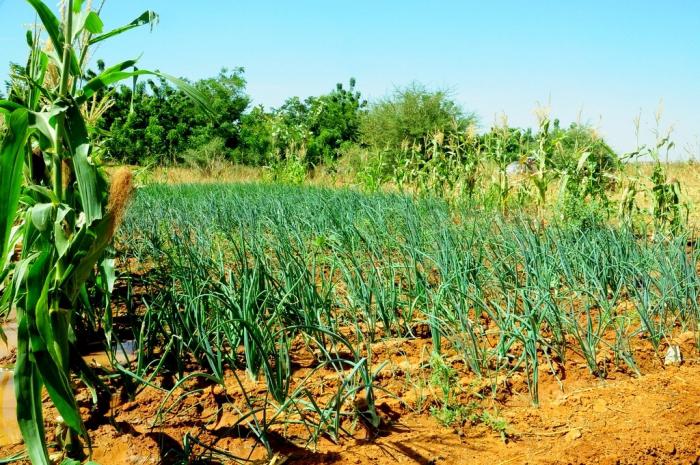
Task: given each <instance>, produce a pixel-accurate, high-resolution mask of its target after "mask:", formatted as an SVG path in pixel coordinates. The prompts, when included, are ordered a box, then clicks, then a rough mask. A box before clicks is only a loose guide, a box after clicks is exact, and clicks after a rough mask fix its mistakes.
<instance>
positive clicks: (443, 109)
mask: <svg viewBox="0 0 700 465" xmlns="http://www.w3.org/2000/svg"><path fill="white" fill-rule="evenodd" d="M475 121H476V118H475V116H474V115H473V114H471V113H465V112H464V110H462V108H461V107H460V106H459V105H458V104H457V103H456V102H455V101H454V100H452V98H451V97H450V95H449V93H447V92H445V91H441V90H438V91H432V90H429V89H427V88H426V87H425V86H423V85H421V84H418V83H413V84H411V85H410V86H408V87H406V88H403V89H396V90H395V91H394V93H393V94H391V95H390V96H388V97H386V98H383V99H381V100H379V101H378V102H376V103H374V104H372V105H371V106H370V107H369V111H368V112H367V114H366V115H364V117H363V118H362V121H361V127H360V132H361V137H362V142H363V143H364V144H365V145H368V146H370V147H372V148H374V149H378V150H387V149H388V150H392V151H398V150H401V147H402V146H405V145H406V144H408V145H419V146H422V145H424V143H425V141H426V140H429V139H430V138H432V136H433V135H434V134H435V133H437V132H442V133H447V132H450V131H454V130H455V126H456V129H457V130H458V131H459V130H464V129H466V128H467V127H468V126H469V125H470V124H473V123H474V122H475ZM455 123H456V125H455Z"/></svg>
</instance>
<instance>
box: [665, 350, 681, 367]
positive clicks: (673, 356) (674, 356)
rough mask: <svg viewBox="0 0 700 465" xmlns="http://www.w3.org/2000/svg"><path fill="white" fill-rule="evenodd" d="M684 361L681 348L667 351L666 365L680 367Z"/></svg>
mask: <svg viewBox="0 0 700 465" xmlns="http://www.w3.org/2000/svg"><path fill="white" fill-rule="evenodd" d="M682 361H683V357H682V356H681V348H680V347H679V346H670V347H669V348H668V350H667V351H666V358H665V359H664V365H679V364H680V363H681V362H682Z"/></svg>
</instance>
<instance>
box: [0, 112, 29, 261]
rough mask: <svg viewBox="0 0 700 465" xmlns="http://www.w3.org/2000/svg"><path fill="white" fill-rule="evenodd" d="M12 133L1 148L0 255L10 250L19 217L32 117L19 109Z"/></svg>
mask: <svg viewBox="0 0 700 465" xmlns="http://www.w3.org/2000/svg"><path fill="white" fill-rule="evenodd" d="M8 123H9V124H8V132H7V134H6V136H5V140H4V141H3V143H2V146H1V147H0V180H2V181H1V182H0V256H2V257H5V256H6V255H7V253H8V247H9V240H10V234H11V232H12V226H13V224H14V222H15V218H16V216H17V208H18V206H19V195H20V189H21V184H22V168H23V165H24V147H25V144H26V143H27V139H28V137H29V117H28V113H27V112H26V111H25V110H16V111H14V112H13V113H12V115H11V116H10V120H9V121H8Z"/></svg>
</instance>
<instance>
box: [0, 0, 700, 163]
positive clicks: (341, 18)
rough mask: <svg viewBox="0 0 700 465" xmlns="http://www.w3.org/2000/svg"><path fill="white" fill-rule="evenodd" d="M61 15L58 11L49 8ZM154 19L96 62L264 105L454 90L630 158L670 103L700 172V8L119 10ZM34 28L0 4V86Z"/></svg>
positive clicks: (681, 147) (469, 106)
mask: <svg viewBox="0 0 700 465" xmlns="http://www.w3.org/2000/svg"><path fill="white" fill-rule="evenodd" d="M49 3H50V4H51V5H52V6H53V5H54V4H56V3H58V2H57V0H49ZM144 9H152V10H155V11H156V12H158V13H159V14H160V24H159V25H158V26H157V27H156V28H155V30H154V31H153V32H152V33H151V32H149V31H148V30H146V29H144V30H140V31H135V32H131V33H129V34H128V35H126V36H122V37H120V38H118V39H116V41H112V42H109V43H107V44H106V45H104V46H103V47H102V48H100V49H98V50H97V52H96V53H95V57H97V58H103V59H104V60H105V61H107V62H108V63H111V62H115V61H117V60H120V59H125V58H131V57H136V56H138V55H140V54H142V53H143V57H142V60H141V67H143V68H158V69H161V70H164V71H167V72H169V73H171V74H176V75H180V76H185V77H189V78H200V77H206V76H212V75H214V74H216V73H217V71H218V70H219V69H220V68H221V67H223V66H227V67H235V66H243V67H245V69H246V77H247V80H248V91H249V93H250V94H251V96H252V97H253V99H254V101H255V103H262V104H264V105H266V106H277V105H279V104H281V103H282V102H283V101H284V99H285V98H287V97H289V96H292V95H298V96H301V97H305V96H308V95H318V94H320V93H324V92H327V91H329V90H331V89H332V88H333V87H334V85H335V83H336V82H339V81H344V82H347V80H348V79H349V78H350V77H351V76H353V77H355V78H356V79H357V82H358V87H359V89H360V90H361V91H362V92H363V94H365V95H366V96H367V97H368V98H370V99H372V98H376V97H381V96H383V95H386V94H387V93H388V92H390V91H391V90H392V89H393V88H394V87H396V86H403V85H406V84H408V83H410V82H411V81H419V82H422V83H424V84H426V85H428V86H431V87H434V88H447V89H449V90H451V91H452V92H453V95H454V97H455V99H456V100H457V101H458V102H459V103H461V104H462V105H463V107H464V108H465V109H466V110H471V111H474V112H476V113H477V114H478V115H479V116H480V119H481V123H482V127H484V128H487V127H489V126H490V125H491V124H492V122H493V121H494V119H495V118H496V117H497V115H500V114H502V113H505V114H506V115H508V120H509V122H510V124H512V125H516V126H532V125H533V124H535V121H536V120H535V116H534V113H533V110H534V108H535V107H536V106H537V105H538V103H539V104H547V103H549V104H551V109H552V114H553V116H555V117H558V118H560V119H561V120H562V122H564V123H566V124H568V123H569V122H571V121H575V120H579V119H581V120H582V121H584V122H588V123H591V124H593V125H594V126H596V127H597V128H599V130H600V132H601V133H602V134H603V135H604V136H605V137H606V138H607V139H608V140H609V141H610V142H611V144H612V145H613V146H614V147H615V148H616V149H618V150H620V151H627V150H631V149H633V148H634V146H635V145H636V137H635V131H634V124H633V120H634V118H635V117H636V116H637V115H638V114H639V112H640V111H641V112H642V136H643V139H644V140H645V141H646V140H649V138H650V137H651V130H652V128H653V127H654V113H655V111H656V110H657V108H658V106H659V102H660V101H662V100H663V107H664V116H663V121H662V123H663V126H664V127H669V126H673V127H674V133H673V134H674V140H675V141H676V144H677V146H678V150H676V153H675V157H684V156H687V153H686V151H687V150H690V151H691V152H692V153H694V154H695V156H696V157H698V158H700V1H697V0H669V1H647V0H636V1H627V0H616V1H610V0H608V1H590V0H589V1H578V0H577V1H565V0H560V1H535V0H532V1H516V0H510V1H508V0H502V1H491V2H486V1H478V2H477V1H456V0H455V1H447V0H433V1H430V2H429V1H425V0H424V1H414V0H384V1H381V0H374V1H370V0H354V1H350V2H339V1H332V0H325V1H321V0H299V1H281V0H277V1H261V0H258V1H255V2H253V1H247V2H241V1H231V0H229V1H225V0H200V1H198V2H191V1H184V0H108V1H107V4H106V7H105V11H104V13H103V18H104V20H105V23H106V25H107V27H110V26H112V27H113V26H118V25H120V24H122V23H125V22H128V21H129V20H131V19H133V18H134V17H136V16H137V15H138V14H140V13H141V12H142V11H143V10H144ZM32 21H33V14H32V12H31V10H30V8H29V7H28V5H27V4H26V2H24V1H23V0H0V67H3V68H2V69H3V71H0V79H4V77H5V72H4V64H5V63H7V62H8V61H10V60H14V61H21V60H23V59H24V58H23V57H24V55H25V47H26V45H25V43H24V33H23V32H24V29H25V28H26V27H27V25H28V24H29V23H31V22H32Z"/></svg>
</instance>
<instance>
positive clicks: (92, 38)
mask: <svg viewBox="0 0 700 465" xmlns="http://www.w3.org/2000/svg"><path fill="white" fill-rule="evenodd" d="M27 1H28V3H29V4H30V5H31V6H32V7H33V9H34V10H35V12H36V14H37V17H38V18H39V20H40V22H41V30H43V31H45V32H46V35H47V36H48V39H46V40H44V39H43V38H42V37H41V34H39V32H38V31H39V30H40V29H39V28H38V27H37V28H35V30H34V31H29V32H28V33H27V43H28V45H29V49H30V52H29V58H28V60H27V64H26V67H24V68H20V69H17V67H16V68H15V69H14V73H13V85H12V87H11V91H10V95H9V97H8V99H7V100H0V113H1V114H3V116H4V118H5V120H6V125H7V129H6V133H5V136H4V140H3V141H2V144H1V145H0V178H1V179H2V183H0V252H1V255H0V289H1V290H2V300H0V304H2V307H0V308H2V312H3V313H5V314H6V313H7V312H8V311H9V310H15V311H16V314H17V320H18V344H17V360H16V364H15V369H14V380H15V394H16V398H17V420H18V423H19V427H20V430H21V432H22V436H23V438H24V441H25V445H26V448H27V452H28V455H29V458H30V459H31V461H32V463H34V464H47V465H48V463H49V457H48V450H47V446H46V439H45V434H44V421H43V416H42V389H43V388H46V391H47V392H48V394H49V396H50V398H51V401H52V402H53V404H54V406H55V407H56V410H57V411H58V414H59V415H60V416H61V417H62V419H63V422H64V423H65V426H66V427H67V428H68V432H67V434H66V435H65V438H63V440H61V438H58V439H59V442H62V444H63V446H64V449H65V452H66V453H67V454H68V455H69V456H71V457H74V458H83V457H84V455H83V448H82V446H81V441H80V438H82V439H83V440H84V441H87V443H88V444H89V438H88V435H87V432H86V429H85V427H84V425H83V422H82V420H81V417H80V414H79V410H78V408H77V405H76V401H75V398H74V395H73V389H72V384H71V373H74V374H77V375H80V376H81V378H82V379H83V380H88V379H93V380H94V379H95V378H94V377H91V376H88V375H89V374H88V373H86V370H87V368H86V367H85V366H84V364H82V363H80V357H78V356H77V355H78V352H77V341H76V336H75V331H74V324H75V321H76V320H77V319H79V318H81V317H82V316H83V315H80V309H81V308H83V307H81V305H83V303H84V302H85V300H86V299H87V296H88V292H87V289H86V282H88V280H91V278H93V277H95V281H96V282H101V283H102V284H103V285H104V286H107V287H108V284H107V283H108V282H109V281H110V280H109V279H108V277H109V276H113V273H112V272H111V271H110V270H109V268H110V266H111V261H110V260H105V259H104V251H105V248H106V247H107V246H108V245H109V243H110V241H111V240H112V237H113V234H114V231H115V229H116V227H117V225H118V223H119V220H120V217H121V215H122V213H123V211H124V207H125V204H126V202H127V200H128V197H129V192H130V189H131V176H130V174H129V172H128V171H122V172H120V173H119V174H117V175H115V176H114V178H113V179H112V180H111V183H109V182H108V181H107V179H106V177H105V175H104V173H103V172H102V171H101V169H100V167H99V163H98V160H99V153H98V152H99V148H98V147H96V146H95V145H94V143H93V142H92V138H91V134H90V131H89V128H88V125H87V124H86V120H85V117H84V113H85V112H84V110H85V108H87V107H88V106H89V104H90V102H91V101H92V100H93V98H94V96H95V95H97V94H98V93H101V92H104V90H105V89H106V88H107V87H108V86H110V85H112V84H114V83H117V82H119V81H122V80H124V79H132V78H133V79H136V77H137V76H138V75H144V74H156V73H152V72H148V71H144V70H137V69H135V68H134V65H135V64H136V61H135V60H128V61H124V62H122V63H119V64H117V65H115V66H112V67H108V68H105V69H104V70H102V71H101V73H100V74H98V75H97V76H95V77H93V78H92V79H89V80H86V79H84V78H83V77H84V76H85V75H86V72H85V70H86V66H87V64H88V62H89V57H90V48H91V46H93V45H95V44H97V43H101V42H102V41H104V40H107V39H110V38H112V37H114V36H117V35H119V34H121V33H123V32H126V31H128V30H130V29H133V28H136V27H140V26H144V25H153V24H154V22H155V21H156V19H157V16H156V15H155V14H154V13H153V12H150V11H147V12H145V13H143V14H142V15H141V16H139V17H138V18H137V19H136V20H134V21H133V22H131V23H130V24H127V25H125V26H123V27H119V28H117V29H114V30H111V31H107V32H105V31H103V28H104V26H103V22H102V20H101V18H100V16H99V11H93V10H91V8H90V6H89V5H85V4H84V2H83V1H82V0H67V1H65V2H63V5H62V8H61V12H60V14H59V15H58V16H57V15H56V14H54V12H52V10H51V9H50V8H49V7H48V6H46V4H45V3H43V2H42V1H40V0H27ZM59 17H60V19H59ZM158 75H159V76H163V77H166V78H168V79H171V80H172V81H174V82H175V84H176V85H178V86H179V87H180V88H181V89H182V90H183V91H184V92H186V93H187V94H188V95H190V96H191V97H192V98H193V99H195V100H196V102H197V103H199V104H204V101H203V99H202V97H201V96H200V95H199V94H197V93H196V91H195V90H194V89H193V88H192V87H190V86H188V85H187V84H186V83H184V82H182V81H180V80H177V79H174V78H171V77H169V76H164V75H162V74H158ZM20 250H21V251H20ZM17 255H18V256H17ZM13 256H14V257H13ZM106 312H109V309H106ZM86 382H87V381H86ZM89 387H92V388H94V386H89Z"/></svg>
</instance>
